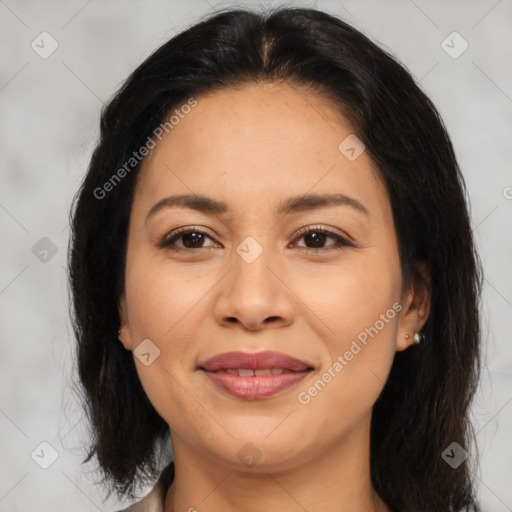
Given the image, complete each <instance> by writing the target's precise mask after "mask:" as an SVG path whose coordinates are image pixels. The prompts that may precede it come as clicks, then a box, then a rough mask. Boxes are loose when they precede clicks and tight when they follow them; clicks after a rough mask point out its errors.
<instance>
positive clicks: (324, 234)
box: [296, 227, 354, 252]
mask: <svg viewBox="0 0 512 512" xmlns="http://www.w3.org/2000/svg"><path fill="white" fill-rule="evenodd" d="M300 238H303V239H304V243H305V245H304V246H299V247H304V248H305V250H306V251H307V250H311V251H313V252H315V251H322V250H323V251H325V250H331V249H342V248H343V247H354V245H353V244H352V243H350V242H348V241H347V240H346V239H345V238H343V237H341V236H340V235H338V234H336V233H333V232H332V231H329V230H327V229H324V228H316V227H313V228H305V229H303V230H301V231H299V233H298V237H297V238H296V240H297V239H300ZM329 238H331V239H333V240H334V241H335V242H334V243H333V244H328V245H327V246H324V244H325V243H326V241H327V240H328V239H329Z"/></svg>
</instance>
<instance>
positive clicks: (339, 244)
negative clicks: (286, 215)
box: [159, 226, 355, 254]
mask: <svg viewBox="0 0 512 512" xmlns="http://www.w3.org/2000/svg"><path fill="white" fill-rule="evenodd" d="M190 233H199V234H201V235H205V236H207V237H208V238H210V239H212V237H211V236H210V235H209V234H208V233H207V232H206V231H203V230H202V229H199V228H194V227H185V228H179V229H177V230H175V231H172V232H171V233H170V234H169V235H167V236H166V237H165V238H164V239H163V240H162V241H161V242H160V244H159V247H160V248H162V249H168V250H171V251H175V252H190V251H197V250H200V249H210V247H198V248H196V249H187V248H182V247H177V246H175V245H174V242H175V241H176V240H178V239H179V238H180V237H182V236H183V235H186V234H190ZM310 233H321V234H323V235H327V236H329V237H331V238H334V239H335V240H336V243H335V244H332V245H329V246H327V247H326V248H324V247H318V248H311V247H301V248H300V249H302V250H303V251H304V252H310V253H317V254H318V253H319V252H325V251H331V250H337V251H339V250H341V249H344V248H345V247H355V245H354V244H352V243H351V242H349V241H348V240H346V239H345V238H343V237H341V236H340V235H338V234H336V233H333V232H332V231H329V230H327V229H325V228H322V227H319V226H313V227H307V228H302V229H301V230H299V232H298V233H297V236H296V237H295V238H294V240H296V239H298V238H301V237H303V236H305V235H308V234H310ZM212 240H213V239H212Z"/></svg>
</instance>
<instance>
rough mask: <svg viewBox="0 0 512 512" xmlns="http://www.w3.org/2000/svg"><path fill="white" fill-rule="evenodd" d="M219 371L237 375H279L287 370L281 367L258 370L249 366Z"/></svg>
mask: <svg viewBox="0 0 512 512" xmlns="http://www.w3.org/2000/svg"><path fill="white" fill-rule="evenodd" d="M220 371H222V372H226V373H229V375H236V376H237V377H254V376H255V375H256V376H264V375H281V374H282V373H285V372H286V373H289V370H284V369H283V368H265V369H263V368H262V369H260V370H253V369H251V368H227V369H225V370H220Z"/></svg>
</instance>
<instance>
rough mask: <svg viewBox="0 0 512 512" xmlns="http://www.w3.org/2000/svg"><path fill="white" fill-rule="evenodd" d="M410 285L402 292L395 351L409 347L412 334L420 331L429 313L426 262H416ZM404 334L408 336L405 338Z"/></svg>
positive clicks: (428, 275) (428, 276)
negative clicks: (401, 307)
mask: <svg viewBox="0 0 512 512" xmlns="http://www.w3.org/2000/svg"><path fill="white" fill-rule="evenodd" d="M415 267H416V268H415V273H414V275H413V277H412V278H411V282H410V285H409V286H408V288H407V290H406V291H405V292H404V295H403V301H402V306H403V309H402V311H401V313H400V320H399V325H398V339H397V342H396V349H397V351H402V350H405V349H406V348H408V347H410V346H411V345H412V344H413V343H414V341H413V337H412V335H413V333H414V332H416V331H420V330H421V328H422V327H423V326H424V325H425V323H426V321H427V319H428V315H429V312H430V297H431V277H430V265H429V264H428V263H426V262H418V263H416V266H415ZM406 334H408V335H409V337H408V338H406Z"/></svg>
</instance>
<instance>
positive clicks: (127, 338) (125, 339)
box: [117, 293, 132, 350]
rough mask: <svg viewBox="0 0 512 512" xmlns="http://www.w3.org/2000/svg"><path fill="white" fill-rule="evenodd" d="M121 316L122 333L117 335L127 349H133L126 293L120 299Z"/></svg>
mask: <svg viewBox="0 0 512 512" xmlns="http://www.w3.org/2000/svg"><path fill="white" fill-rule="evenodd" d="M119 318H120V325H119V329H121V334H118V336H117V337H118V339H119V341H120V342H121V343H122V344H123V347H124V348H125V349H126V350H132V336H131V332H130V325H129V324H128V307H127V305H126V296H125V294H124V293H123V295H121V297H120V299H119Z"/></svg>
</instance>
